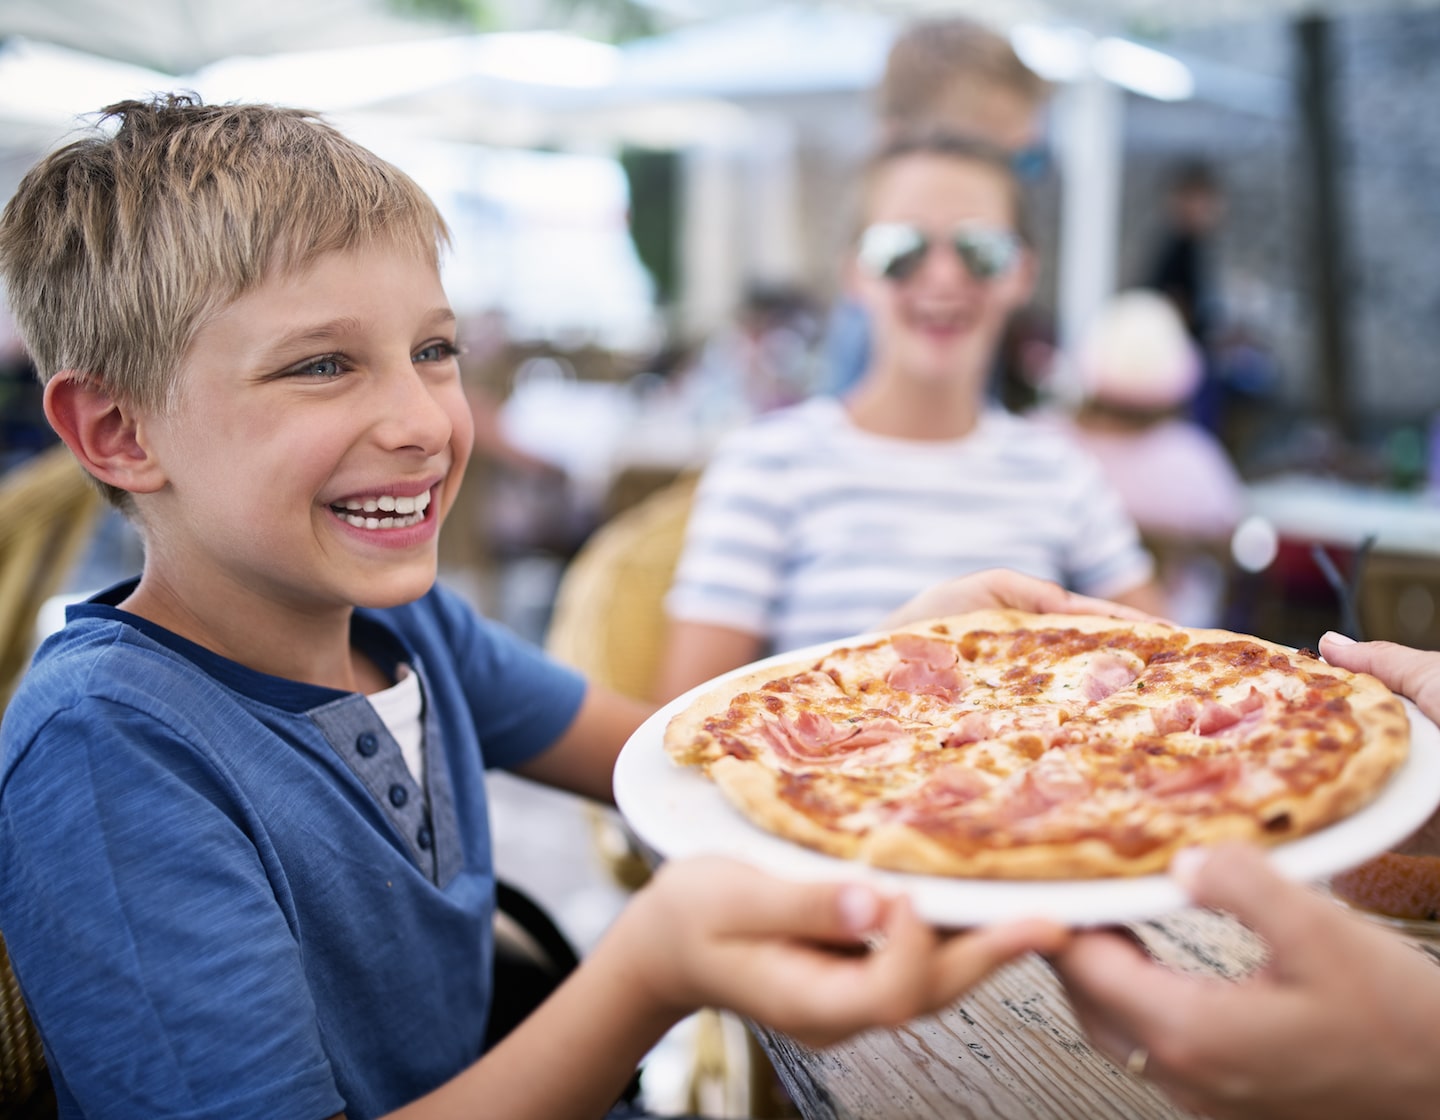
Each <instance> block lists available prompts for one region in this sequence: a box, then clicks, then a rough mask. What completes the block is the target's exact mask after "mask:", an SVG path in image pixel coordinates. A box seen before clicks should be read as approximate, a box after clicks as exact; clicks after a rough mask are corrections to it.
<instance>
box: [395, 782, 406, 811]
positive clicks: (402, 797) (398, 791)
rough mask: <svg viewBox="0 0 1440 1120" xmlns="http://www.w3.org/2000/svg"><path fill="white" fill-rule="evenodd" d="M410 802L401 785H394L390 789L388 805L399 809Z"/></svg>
mask: <svg viewBox="0 0 1440 1120" xmlns="http://www.w3.org/2000/svg"><path fill="white" fill-rule="evenodd" d="M409 800H410V793H409V791H408V790H406V788H405V787H404V786H402V785H399V784H396V785H393V786H391V787H390V804H391V805H394V806H395V808H397V809H399V808H400V807H401V806H402V805H404V804H405V802H407V801H409Z"/></svg>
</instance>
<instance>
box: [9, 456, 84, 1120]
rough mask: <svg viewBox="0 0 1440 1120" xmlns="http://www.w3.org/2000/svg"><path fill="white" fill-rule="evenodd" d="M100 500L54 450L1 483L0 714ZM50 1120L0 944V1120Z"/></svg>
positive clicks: (43, 1078)
mask: <svg viewBox="0 0 1440 1120" xmlns="http://www.w3.org/2000/svg"><path fill="white" fill-rule="evenodd" d="M99 511H100V496H99V494H98V493H97V492H96V490H95V489H94V487H92V486H91V485H90V483H89V481H88V480H87V479H86V477H85V475H84V473H83V472H82V471H81V470H80V468H79V466H78V465H77V464H76V463H75V460H74V459H73V458H71V456H70V452H69V451H67V450H66V449H65V448H64V447H58V446H57V447H55V448H52V449H51V450H49V451H45V452H42V453H41V454H40V455H37V456H36V457H35V458H34V459H31V460H29V461H27V462H25V463H23V464H22V465H20V466H18V467H15V468H13V469H12V470H10V471H9V472H8V473H7V474H5V475H4V476H3V477H0V706H3V705H4V704H5V703H8V701H9V698H10V695H11V693H12V692H13V691H14V689H15V685H16V682H17V681H18V680H19V678H20V676H21V674H22V673H23V672H24V670H25V666H26V665H27V663H28V662H29V659H30V654H31V652H32V650H33V647H34V642H35V621H36V618H37V617H38V616H39V613H40V607H41V605H42V604H43V603H44V602H45V600H46V599H47V598H49V597H50V596H51V595H53V594H54V593H55V592H56V591H58V590H59V588H60V585H61V583H62V581H63V580H64V578H65V575H66V573H67V572H68V571H69V570H70V565H71V564H72V563H73V562H74V560H75V558H76V556H77V554H78V552H79V550H80V547H81V545H83V544H84V543H85V541H86V540H87V539H88V537H89V535H90V533H91V532H92V530H93V529H94V526H95V519H96V516H97V514H98V513H99ZM54 1114H55V1098H54V1093H53V1090H52V1089H51V1086H50V1079H49V1077H48V1076H47V1075H46V1073H45V1057H44V1054H43V1052H42V1050H41V1047H40V1038H39V1036H38V1035H37V1034H36V1033H35V1026H34V1024H33V1023H32V1022H31V1021H30V1016H29V1014H28V1013H27V1012H26V1010H25V1003H24V1001H23V1000H22V999H21V996H20V987H19V985H18V984H17V983H16V981H15V974H14V972H12V971H11V968H10V958H9V956H8V955H7V954H6V952H5V945H4V942H3V941H0V1116H7V1117H15V1118H17V1120H32V1118H33V1120H38V1118H40V1117H48V1116H53V1115H54Z"/></svg>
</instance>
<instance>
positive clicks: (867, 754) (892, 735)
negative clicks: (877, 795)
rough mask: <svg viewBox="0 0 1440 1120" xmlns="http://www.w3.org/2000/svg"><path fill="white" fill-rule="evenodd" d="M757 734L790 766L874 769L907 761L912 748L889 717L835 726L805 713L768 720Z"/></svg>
mask: <svg viewBox="0 0 1440 1120" xmlns="http://www.w3.org/2000/svg"><path fill="white" fill-rule="evenodd" d="M757 731H758V733H759V736H760V737H761V738H762V739H763V741H764V743H765V745H766V746H767V747H768V748H769V749H770V750H771V751H772V752H774V754H775V756H776V757H777V758H778V759H779V760H780V761H781V762H784V763H788V764H797V763H798V764H808V765H824V764H835V765H840V766H847V767H849V766H874V765H879V764H881V763H883V762H886V761H894V760H899V759H901V758H908V757H909V756H910V752H911V747H912V744H911V743H910V740H909V737H908V735H907V733H906V731H905V728H904V727H903V726H901V724H900V723H899V721H897V720H894V719H891V718H889V717H888V716H887V717H881V718H878V719H867V720H864V721H862V722H859V723H850V722H849V721H841V722H839V723H836V722H835V721H833V720H831V719H828V718H827V717H826V716H823V715H821V714H819V713H818V712H813V711H804V712H801V713H800V714H799V715H797V716H791V715H782V716H779V717H778V718H771V717H767V718H765V719H763V720H762V721H761V722H760V726H759V728H758V729H757ZM892 756H894V757H893V759H892Z"/></svg>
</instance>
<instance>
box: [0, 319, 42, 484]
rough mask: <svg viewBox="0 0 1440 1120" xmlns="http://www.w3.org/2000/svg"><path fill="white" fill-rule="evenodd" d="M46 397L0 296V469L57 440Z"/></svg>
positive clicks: (7, 467)
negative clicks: (47, 415) (48, 417)
mask: <svg viewBox="0 0 1440 1120" xmlns="http://www.w3.org/2000/svg"><path fill="white" fill-rule="evenodd" d="M3 294H4V293H3V292H0V297H3ZM43 400H44V392H43V390H42V388H41V385H40V379H39V377H37V376H36V374H35V364H34V363H33V362H31V360H30V355H29V354H27V353H26V352H25V346H24V344H23V343H22V342H21V341H20V335H19V333H18V332H17V331H16V330H15V324H14V322H13V321H12V320H11V318H10V313H9V312H8V311H6V310H4V300H3V298H0V472H3V471H5V470H7V469H9V468H10V467H13V466H15V465H17V464H19V463H23V462H24V461H25V460H26V459H28V458H30V457H31V456H32V455H34V454H35V453H36V452H37V451H42V450H44V449H45V448H47V447H49V446H50V445H51V444H53V443H55V442H56V436H55V432H54V431H53V430H52V429H51V427H50V424H49V422H48V421H47V420H46V419H45V408H44V404H43Z"/></svg>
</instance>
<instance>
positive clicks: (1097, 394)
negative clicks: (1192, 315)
mask: <svg viewBox="0 0 1440 1120" xmlns="http://www.w3.org/2000/svg"><path fill="white" fill-rule="evenodd" d="M1078 365H1079V371H1080V378H1081V383H1082V385H1083V386H1084V389H1085V396H1086V398H1087V399H1089V400H1093V401H1095V402H1097V403H1099V404H1106V405H1111V406H1113V407H1116V408H1129V409H1135V410H1137V411H1163V410H1166V409H1171V408H1174V407H1176V406H1177V405H1180V404H1183V403H1184V402H1185V401H1186V400H1188V399H1189V398H1190V396H1191V394H1192V393H1194V392H1195V389H1196V388H1197V386H1198V385H1199V383H1200V354H1199V351H1198V350H1197V349H1196V348H1195V344H1194V343H1193V342H1192V341H1191V340H1190V336H1189V334H1187V333H1186V331H1185V323H1184V321H1183V320H1182V319H1181V318H1180V313H1179V312H1178V311H1176V310H1175V305H1174V304H1173V303H1171V302H1170V301H1169V300H1168V299H1166V298H1165V297H1164V296H1162V295H1160V293H1158V292H1153V291H1147V290H1144V289H1139V288H1137V289H1134V290H1131V291H1128V292H1121V293H1120V294H1119V295H1117V296H1115V297H1114V298H1112V299H1111V300H1110V302H1109V303H1107V304H1106V305H1105V307H1104V308H1103V309H1102V310H1101V311H1100V313H1099V314H1098V315H1097V316H1096V317H1095V319H1094V321H1092V322H1091V324H1090V327H1089V329H1088V330H1087V331H1086V332H1085V336H1084V339H1083V340H1082V342H1081V344H1080V355H1079V362H1078Z"/></svg>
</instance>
